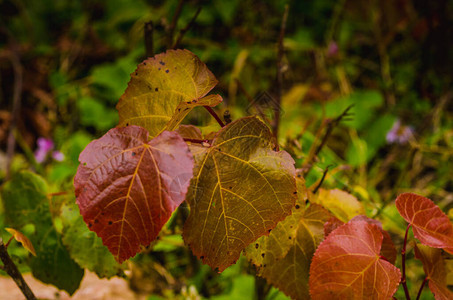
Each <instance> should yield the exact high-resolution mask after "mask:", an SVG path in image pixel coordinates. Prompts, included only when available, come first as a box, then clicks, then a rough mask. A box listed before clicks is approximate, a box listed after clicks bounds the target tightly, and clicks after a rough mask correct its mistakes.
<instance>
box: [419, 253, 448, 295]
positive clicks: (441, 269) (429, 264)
mask: <svg viewBox="0 0 453 300" xmlns="http://www.w3.org/2000/svg"><path fill="white" fill-rule="evenodd" d="M414 249H415V257H416V258H418V259H419V260H421V261H422V263H423V270H425V274H426V277H427V278H428V280H429V288H430V290H431V291H432V292H433V294H434V297H435V298H436V300H449V299H453V292H452V291H451V290H449V289H448V287H447V271H446V268H445V261H444V259H443V257H442V250H440V249H435V248H431V247H428V246H424V245H420V244H418V245H417V244H416V245H415V247H414Z"/></svg>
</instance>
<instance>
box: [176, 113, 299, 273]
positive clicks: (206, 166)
mask: <svg viewBox="0 0 453 300" xmlns="http://www.w3.org/2000/svg"><path fill="white" fill-rule="evenodd" d="M272 141H273V135H272V133H271V132H270V130H269V128H268V127H267V126H266V125H265V124H264V123H262V122H261V121H259V120H258V119H257V118H256V117H247V118H242V119H239V120H236V121H234V122H232V123H230V124H228V125H227V126H225V127H224V128H222V129H221V130H220V131H219V132H218V133H217V134H216V135H215V137H214V139H213V140H212V144H211V146H210V147H209V148H207V149H206V152H205V153H204V154H203V155H202V157H201V159H200V158H197V157H195V162H196V166H195V169H194V177H193V178H192V182H191V185H190V187H189V191H188V192H187V196H186V200H187V202H188V203H189V205H190V215H189V217H188V219H187V221H186V223H185V225H184V233H183V236H184V240H185V242H186V244H188V245H189V246H190V248H191V249H192V252H193V253H194V255H196V256H197V257H199V258H201V259H202V260H203V262H204V263H206V264H208V265H210V266H211V267H212V268H217V269H218V270H219V271H220V272H221V271H223V270H224V269H225V268H227V267H228V266H230V265H231V264H233V263H234V262H236V260H237V259H238V258H239V256H240V253H241V251H242V250H243V249H244V248H245V247H247V246H248V245H249V244H250V243H251V242H253V241H255V240H256V239H258V238H259V237H260V236H263V235H267V234H269V230H270V229H273V228H274V227H275V226H276V225H277V223H278V222H279V221H281V220H283V219H284V218H285V217H286V216H287V215H289V214H290V213H291V209H292V207H293V206H294V203H295V200H296V197H297V195H296V194H297V193H296V183H295V179H294V177H295V169H294V160H293V159H292V158H291V156H290V155H289V154H288V153H286V152H285V151H279V152H276V151H274V150H273V149H274V148H275V145H274V143H273V142H272Z"/></svg>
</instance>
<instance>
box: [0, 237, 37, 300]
mask: <svg viewBox="0 0 453 300" xmlns="http://www.w3.org/2000/svg"><path fill="white" fill-rule="evenodd" d="M0 259H1V260H2V262H3V265H4V266H3V269H4V270H5V271H6V273H8V275H9V276H11V278H12V279H13V280H14V282H15V283H16V284H17V286H18V287H19V288H20V290H21V291H22V294H24V296H25V298H26V299H27V300H36V297H35V295H34V294H33V292H32V291H31V289H30V287H29V286H28V285H27V283H26V282H25V280H24V277H22V274H21V273H20V272H19V270H18V269H17V266H16V265H15V264H14V262H13V261H12V260H11V257H10V256H9V254H8V251H7V249H6V246H5V244H3V239H2V238H0Z"/></svg>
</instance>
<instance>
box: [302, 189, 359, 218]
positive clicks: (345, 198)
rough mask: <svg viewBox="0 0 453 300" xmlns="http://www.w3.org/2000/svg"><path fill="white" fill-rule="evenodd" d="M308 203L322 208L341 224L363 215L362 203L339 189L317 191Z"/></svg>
mask: <svg viewBox="0 0 453 300" xmlns="http://www.w3.org/2000/svg"><path fill="white" fill-rule="evenodd" d="M310 202H313V203H318V204H320V205H322V206H324V207H325V208H326V209H328V210H329V211H330V212H332V213H333V215H334V216H335V217H337V218H338V219H340V220H341V221H343V222H347V221H349V220H350V219H352V218H353V217H355V216H357V215H364V214H365V210H364V208H363V205H362V203H360V202H359V201H358V200H357V198H356V197H354V196H353V195H351V194H349V193H347V192H345V191H341V190H339V189H334V190H325V189H319V191H318V194H317V195H314V197H311V198H310Z"/></svg>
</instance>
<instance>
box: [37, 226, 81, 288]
mask: <svg viewBox="0 0 453 300" xmlns="http://www.w3.org/2000/svg"><path fill="white" fill-rule="evenodd" d="M39 230H41V232H39V234H38V235H37V236H36V238H35V239H33V243H34V244H35V245H36V254H37V255H36V257H32V259H31V261H30V267H31V269H32V274H33V276H34V277H35V278H37V279H39V280H41V281H42V282H44V283H50V284H53V285H55V286H56V287H57V288H59V289H63V290H65V291H67V292H68V293H69V294H70V295H72V294H74V292H75V291H76V290H77V289H78V288H79V286H80V282H81V281H82V278H83V274H84V270H83V269H81V268H80V266H79V265H78V264H77V263H76V262H75V261H74V260H73V259H72V258H71V256H70V255H69V252H68V250H67V249H66V248H65V246H64V245H63V243H62V242H61V236H60V235H59V234H58V232H57V231H56V230H55V229H54V228H49V229H48V230H45V229H44V228H39Z"/></svg>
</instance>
